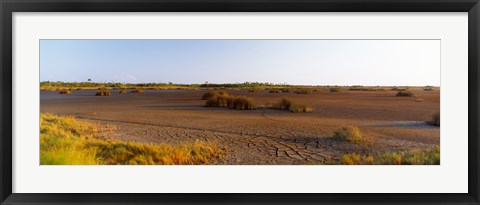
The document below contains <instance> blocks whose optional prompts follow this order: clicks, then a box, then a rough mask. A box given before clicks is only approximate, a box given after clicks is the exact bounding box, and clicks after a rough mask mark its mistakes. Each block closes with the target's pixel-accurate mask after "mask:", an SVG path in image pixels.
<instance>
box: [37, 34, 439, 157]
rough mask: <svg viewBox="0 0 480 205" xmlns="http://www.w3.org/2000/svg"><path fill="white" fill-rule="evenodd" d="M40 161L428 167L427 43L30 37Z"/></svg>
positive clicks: (434, 110) (433, 143) (433, 62)
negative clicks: (35, 52) (35, 44)
mask: <svg viewBox="0 0 480 205" xmlns="http://www.w3.org/2000/svg"><path fill="white" fill-rule="evenodd" d="M39 117H40V164H41V165H439V164H440V41H439V40H41V41H40V116H39Z"/></svg>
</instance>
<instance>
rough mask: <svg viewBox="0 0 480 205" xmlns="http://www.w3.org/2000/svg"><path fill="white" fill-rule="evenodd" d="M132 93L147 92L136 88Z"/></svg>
mask: <svg viewBox="0 0 480 205" xmlns="http://www.w3.org/2000/svg"><path fill="white" fill-rule="evenodd" d="M130 92H131V93H143V92H145V90H143V89H142V88H134V89H133V90H132V91H130Z"/></svg>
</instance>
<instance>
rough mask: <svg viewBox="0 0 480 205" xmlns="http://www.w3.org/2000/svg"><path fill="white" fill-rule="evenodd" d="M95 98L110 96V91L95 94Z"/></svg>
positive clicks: (100, 91)
mask: <svg viewBox="0 0 480 205" xmlns="http://www.w3.org/2000/svg"><path fill="white" fill-rule="evenodd" d="M95 96H110V91H108V90H99V91H98V92H97V93H95Z"/></svg>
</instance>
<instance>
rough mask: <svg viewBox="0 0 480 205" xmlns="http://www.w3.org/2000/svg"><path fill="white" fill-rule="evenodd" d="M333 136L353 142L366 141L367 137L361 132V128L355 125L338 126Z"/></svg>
mask: <svg viewBox="0 0 480 205" xmlns="http://www.w3.org/2000/svg"><path fill="white" fill-rule="evenodd" d="M333 138H334V139H337V140H342V141H348V142H350V143H353V144H361V143H363V142H365V139H364V138H363V136H362V134H361V133H360V129H358V127H353V126H349V127H341V128H338V129H337V130H335V132H334V134H333Z"/></svg>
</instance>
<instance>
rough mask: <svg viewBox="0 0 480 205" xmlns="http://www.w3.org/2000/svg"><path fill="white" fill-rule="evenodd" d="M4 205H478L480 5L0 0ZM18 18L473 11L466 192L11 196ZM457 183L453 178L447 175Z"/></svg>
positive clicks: (461, 0)
mask: <svg viewBox="0 0 480 205" xmlns="http://www.w3.org/2000/svg"><path fill="white" fill-rule="evenodd" d="M0 12H1V14H0V16H1V33H0V35H1V36H0V38H1V41H0V45H1V46H0V47H1V55H0V62H1V66H2V69H1V77H0V85H1V89H0V102H1V106H0V113H1V123H0V135H1V136H0V147H1V148H0V149H1V152H0V155H1V156H0V171H1V173H0V200H1V202H2V203H1V204H147V203H158V204H198V203H202V204H319V203H328V204H330V203H336V204H354V203H364V204H371V203H380V204H384V203H385V204H389V203H391V204H393V203H402V204H404V203H408V204H440V203H442V204H480V201H479V148H480V144H479V140H478V138H479V136H480V135H479V129H478V118H479V109H478V108H479V95H478V92H479V78H480V76H479V72H478V70H479V68H480V67H479V61H480V55H479V54H480V53H479V52H478V50H479V45H480V41H479V38H480V36H479V30H480V26H479V22H480V21H479V19H480V16H479V13H480V5H479V0H382V1H378V0H336V1H332V0H229V1H227V0H225V1H221V0H140V1H136V0H84V1H80V0H62V1H59V0H0ZM12 12H468V74H469V76H468V97H469V99H468V109H469V115H468V127H469V128H468V129H469V130H468V134H469V136H468V155H469V158H468V180H469V183H468V193H465V194H453V193H452V194H440V193H438V194H23V193H12V136H13V135H12V117H13V116H12ZM449 177H455V176H449Z"/></svg>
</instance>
